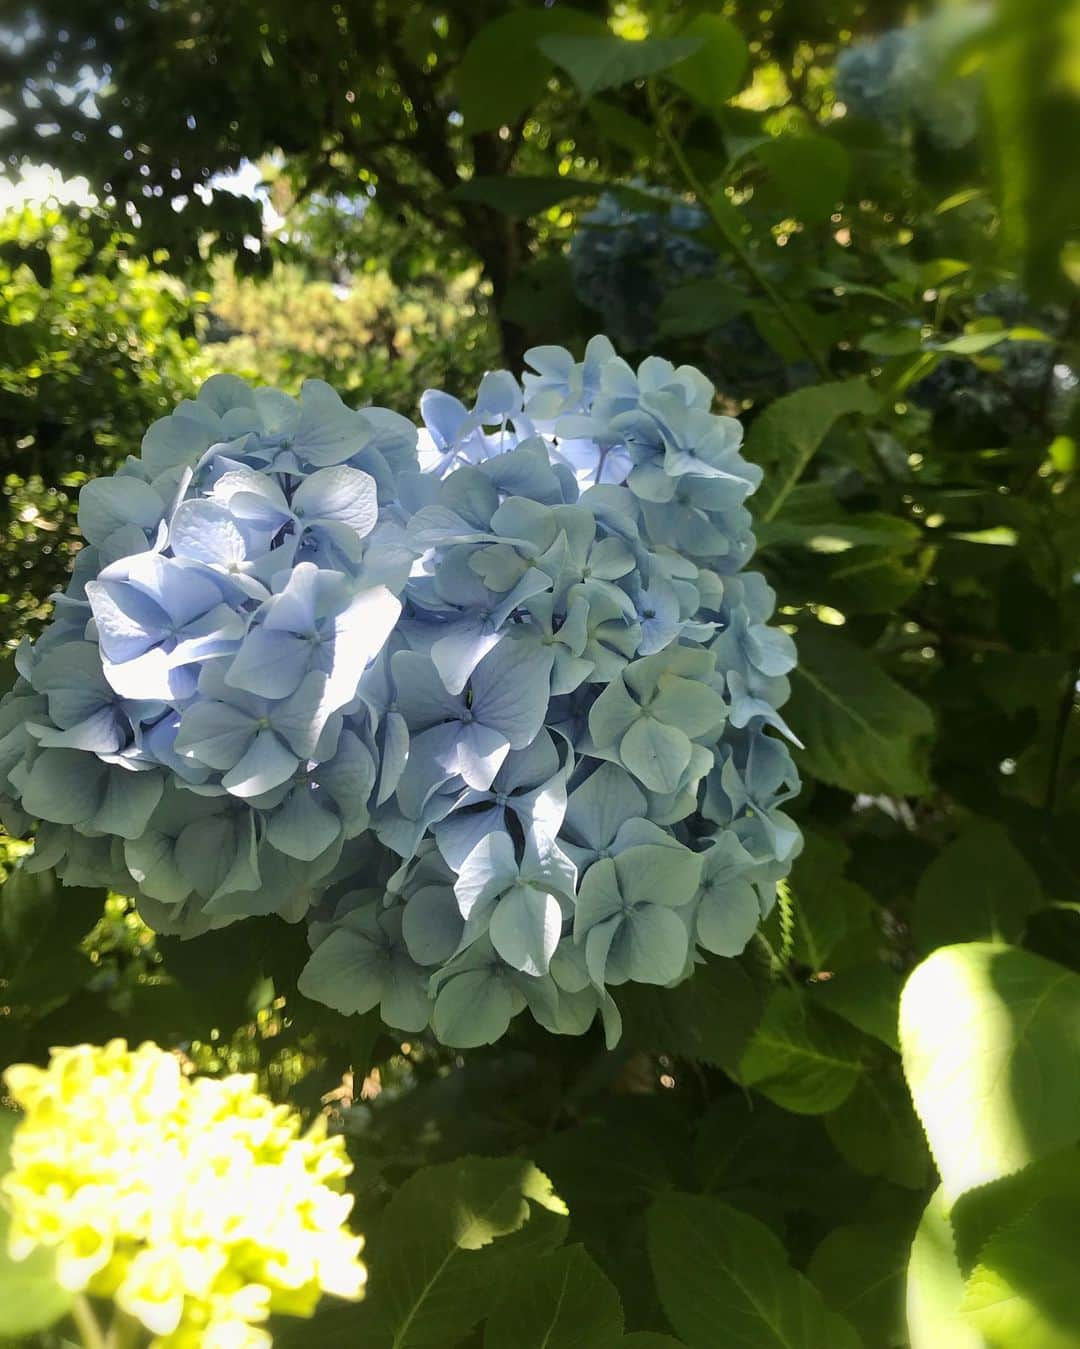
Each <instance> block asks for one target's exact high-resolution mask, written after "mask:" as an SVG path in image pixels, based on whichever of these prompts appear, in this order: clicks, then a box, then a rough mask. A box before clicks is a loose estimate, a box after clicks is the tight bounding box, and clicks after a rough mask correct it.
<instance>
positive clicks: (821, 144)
mask: <svg viewBox="0 0 1080 1349" xmlns="http://www.w3.org/2000/svg"><path fill="white" fill-rule="evenodd" d="M755 153H756V155H757V158H758V160H759V162H760V163H761V164H763V165H764V166H765V168H766V169H767V170H768V171H769V175H770V179H771V181H770V183H769V184H768V185H767V186H768V189H769V190H768V191H767V193H766V192H764V190H763V196H764V197H765V199H766V200H767V201H768V203H769V205H770V206H775V207H776V209H778V210H779V211H780V212H781V213H782V214H783V215H785V216H788V215H793V216H796V217H797V218H798V219H800V220H805V221H813V222H817V221H820V220H827V219H828V218H829V216H830V215H831V214H832V212H833V211H834V210H835V209H836V206H837V204H838V202H839V201H840V200H841V198H842V197H843V195H844V193H845V191H846V190H847V185H848V179H849V178H850V176H851V157H850V156H849V155H848V152H847V151H846V150H845V149H844V147H843V146H842V145H841V144H840V143H839V142H838V141H835V140H832V139H830V137H828V136H820V135H798V136H777V137H776V138H775V139H773V140H769V141H766V142H765V144H764V145H759V146H758V147H757V150H756V152H755Z"/></svg>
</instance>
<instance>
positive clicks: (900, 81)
mask: <svg viewBox="0 0 1080 1349" xmlns="http://www.w3.org/2000/svg"><path fill="white" fill-rule="evenodd" d="M981 22H982V15H981V13H980V11H979V9H978V7H972V8H971V9H970V10H967V11H965V10H963V9H962V8H960V7H954V8H952V9H945V10H942V11H940V12H939V13H938V14H936V15H934V16H933V17H932V18H929V19H924V20H923V21H921V22H920V23H914V24H909V25H907V26H906V27H904V28H892V29H888V30H887V31H886V32H884V33H882V34H881V35H880V36H879V37H876V38H872V39H869V40H867V41H863V42H858V43H856V44H855V45H854V46H852V47H846V48H845V49H844V50H843V51H842V52H840V54H839V56H838V57H837V59H836V96H837V98H838V99H839V100H840V101H841V102H842V103H843V104H845V105H846V107H847V109H848V111H849V112H850V113H851V114H853V115H854V116H857V117H864V118H866V119H867V120H869V121H874V122H878V123H879V124H880V125H881V126H882V128H883V129H884V130H886V131H887V132H888V133H889V134H890V135H893V136H896V135H899V134H901V133H902V132H903V131H904V130H905V129H907V128H908V127H913V126H917V127H918V128H920V129H921V130H922V131H924V132H925V133H926V134H927V135H928V136H929V138H930V140H931V141H932V142H933V144H934V145H935V146H937V147H938V148H939V149H943V150H948V149H952V150H958V149H960V148H961V147H963V146H965V145H968V144H969V143H970V142H971V141H972V140H973V139H974V138H975V135H976V133H977V132H978V129H979V97H980V91H979V82H978V80H977V78H975V77H974V76H970V75H969V76H965V77H963V78H959V77H958V76H957V74H956V72H955V71H954V70H953V69H952V67H951V60H952V56H953V54H954V52H956V51H957V50H958V48H959V47H960V46H961V44H962V43H963V41H964V39H965V37H966V36H967V35H968V34H969V33H971V32H972V31H974V30H975V29H976V28H977V27H978V26H979V24H980V23H981Z"/></svg>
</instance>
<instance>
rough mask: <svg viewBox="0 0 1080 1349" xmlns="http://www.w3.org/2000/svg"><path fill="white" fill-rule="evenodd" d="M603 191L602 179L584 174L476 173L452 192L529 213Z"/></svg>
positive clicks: (456, 196)
mask: <svg viewBox="0 0 1080 1349" xmlns="http://www.w3.org/2000/svg"><path fill="white" fill-rule="evenodd" d="M602 191H603V184H602V183H590V182H586V181H585V180H584V179H581V178H559V177H556V176H554V175H552V176H551V177H550V178H541V177H530V176H529V175H528V174H514V175H513V176H511V177H506V178H503V177H499V178H495V177H484V176H480V177H476V178H470V179H469V180H468V181H467V182H464V183H459V184H458V186H457V187H455V188H454V190H453V191H452V192H451V193H450V197H451V198H452V199H453V200H454V201H468V202H476V203H477V204H479V205H481V206H490V207H492V208H493V209H494V210H496V211H502V212H503V213H504V214H505V215H512V216H529V215H536V214H537V213H538V212H539V211H546V210H547V209H548V207H549V206H557V205H558V204H559V202H561V201H569V200H570V198H571V197H581V196H589V195H592V194H595V193H598V192H602Z"/></svg>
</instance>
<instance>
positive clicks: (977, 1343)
mask: <svg viewBox="0 0 1080 1349" xmlns="http://www.w3.org/2000/svg"><path fill="white" fill-rule="evenodd" d="M963 1296H964V1276H963V1274H962V1273H961V1272H960V1266H959V1264H958V1263H957V1259H956V1249H955V1245H954V1242H953V1233H952V1228H951V1226H950V1225H949V1206H948V1203H947V1202H946V1199H945V1193H944V1190H943V1189H942V1188H940V1187H939V1188H938V1189H937V1190H935V1191H934V1194H933V1196H932V1198H931V1200H930V1202H929V1203H928V1204H927V1206H926V1209H925V1211H924V1212H923V1216H922V1220H921V1222H920V1223H919V1230H918V1231H917V1232H916V1233H915V1240H914V1241H913V1242H912V1246H911V1258H910V1260H909V1261H908V1272H907V1300H906V1309H907V1330H908V1336H909V1338H910V1340H911V1349H943V1346H948V1349H987V1345H986V1341H985V1340H984V1339H983V1337H982V1336H981V1335H980V1334H979V1333H978V1331H977V1330H976V1329H975V1327H974V1326H972V1325H971V1323H970V1322H969V1321H968V1320H967V1319H966V1318H964V1317H962V1316H961V1315H960V1302H961V1299H962V1298H963Z"/></svg>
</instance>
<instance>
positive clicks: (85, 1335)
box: [71, 1293, 108, 1349]
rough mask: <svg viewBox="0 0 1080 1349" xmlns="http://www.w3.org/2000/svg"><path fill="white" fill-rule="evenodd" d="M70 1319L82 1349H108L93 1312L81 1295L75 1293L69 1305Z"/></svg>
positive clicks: (84, 1297) (87, 1301)
mask: <svg viewBox="0 0 1080 1349" xmlns="http://www.w3.org/2000/svg"><path fill="white" fill-rule="evenodd" d="M71 1319H72V1320H73V1321H74V1322H75V1327H76V1329H77V1330H78V1332H79V1337H80V1339H81V1340H82V1342H83V1346H84V1349H108V1341H107V1340H106V1339H105V1336H104V1334H103V1333H102V1329H101V1326H100V1325H99V1324H98V1319H97V1317H96V1316H95V1315H94V1310H93V1308H92V1307H91V1306H90V1302H89V1300H88V1299H87V1298H86V1296H85V1295H84V1294H83V1293H76V1294H75V1296H74V1298H73V1299H72V1303H71Z"/></svg>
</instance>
